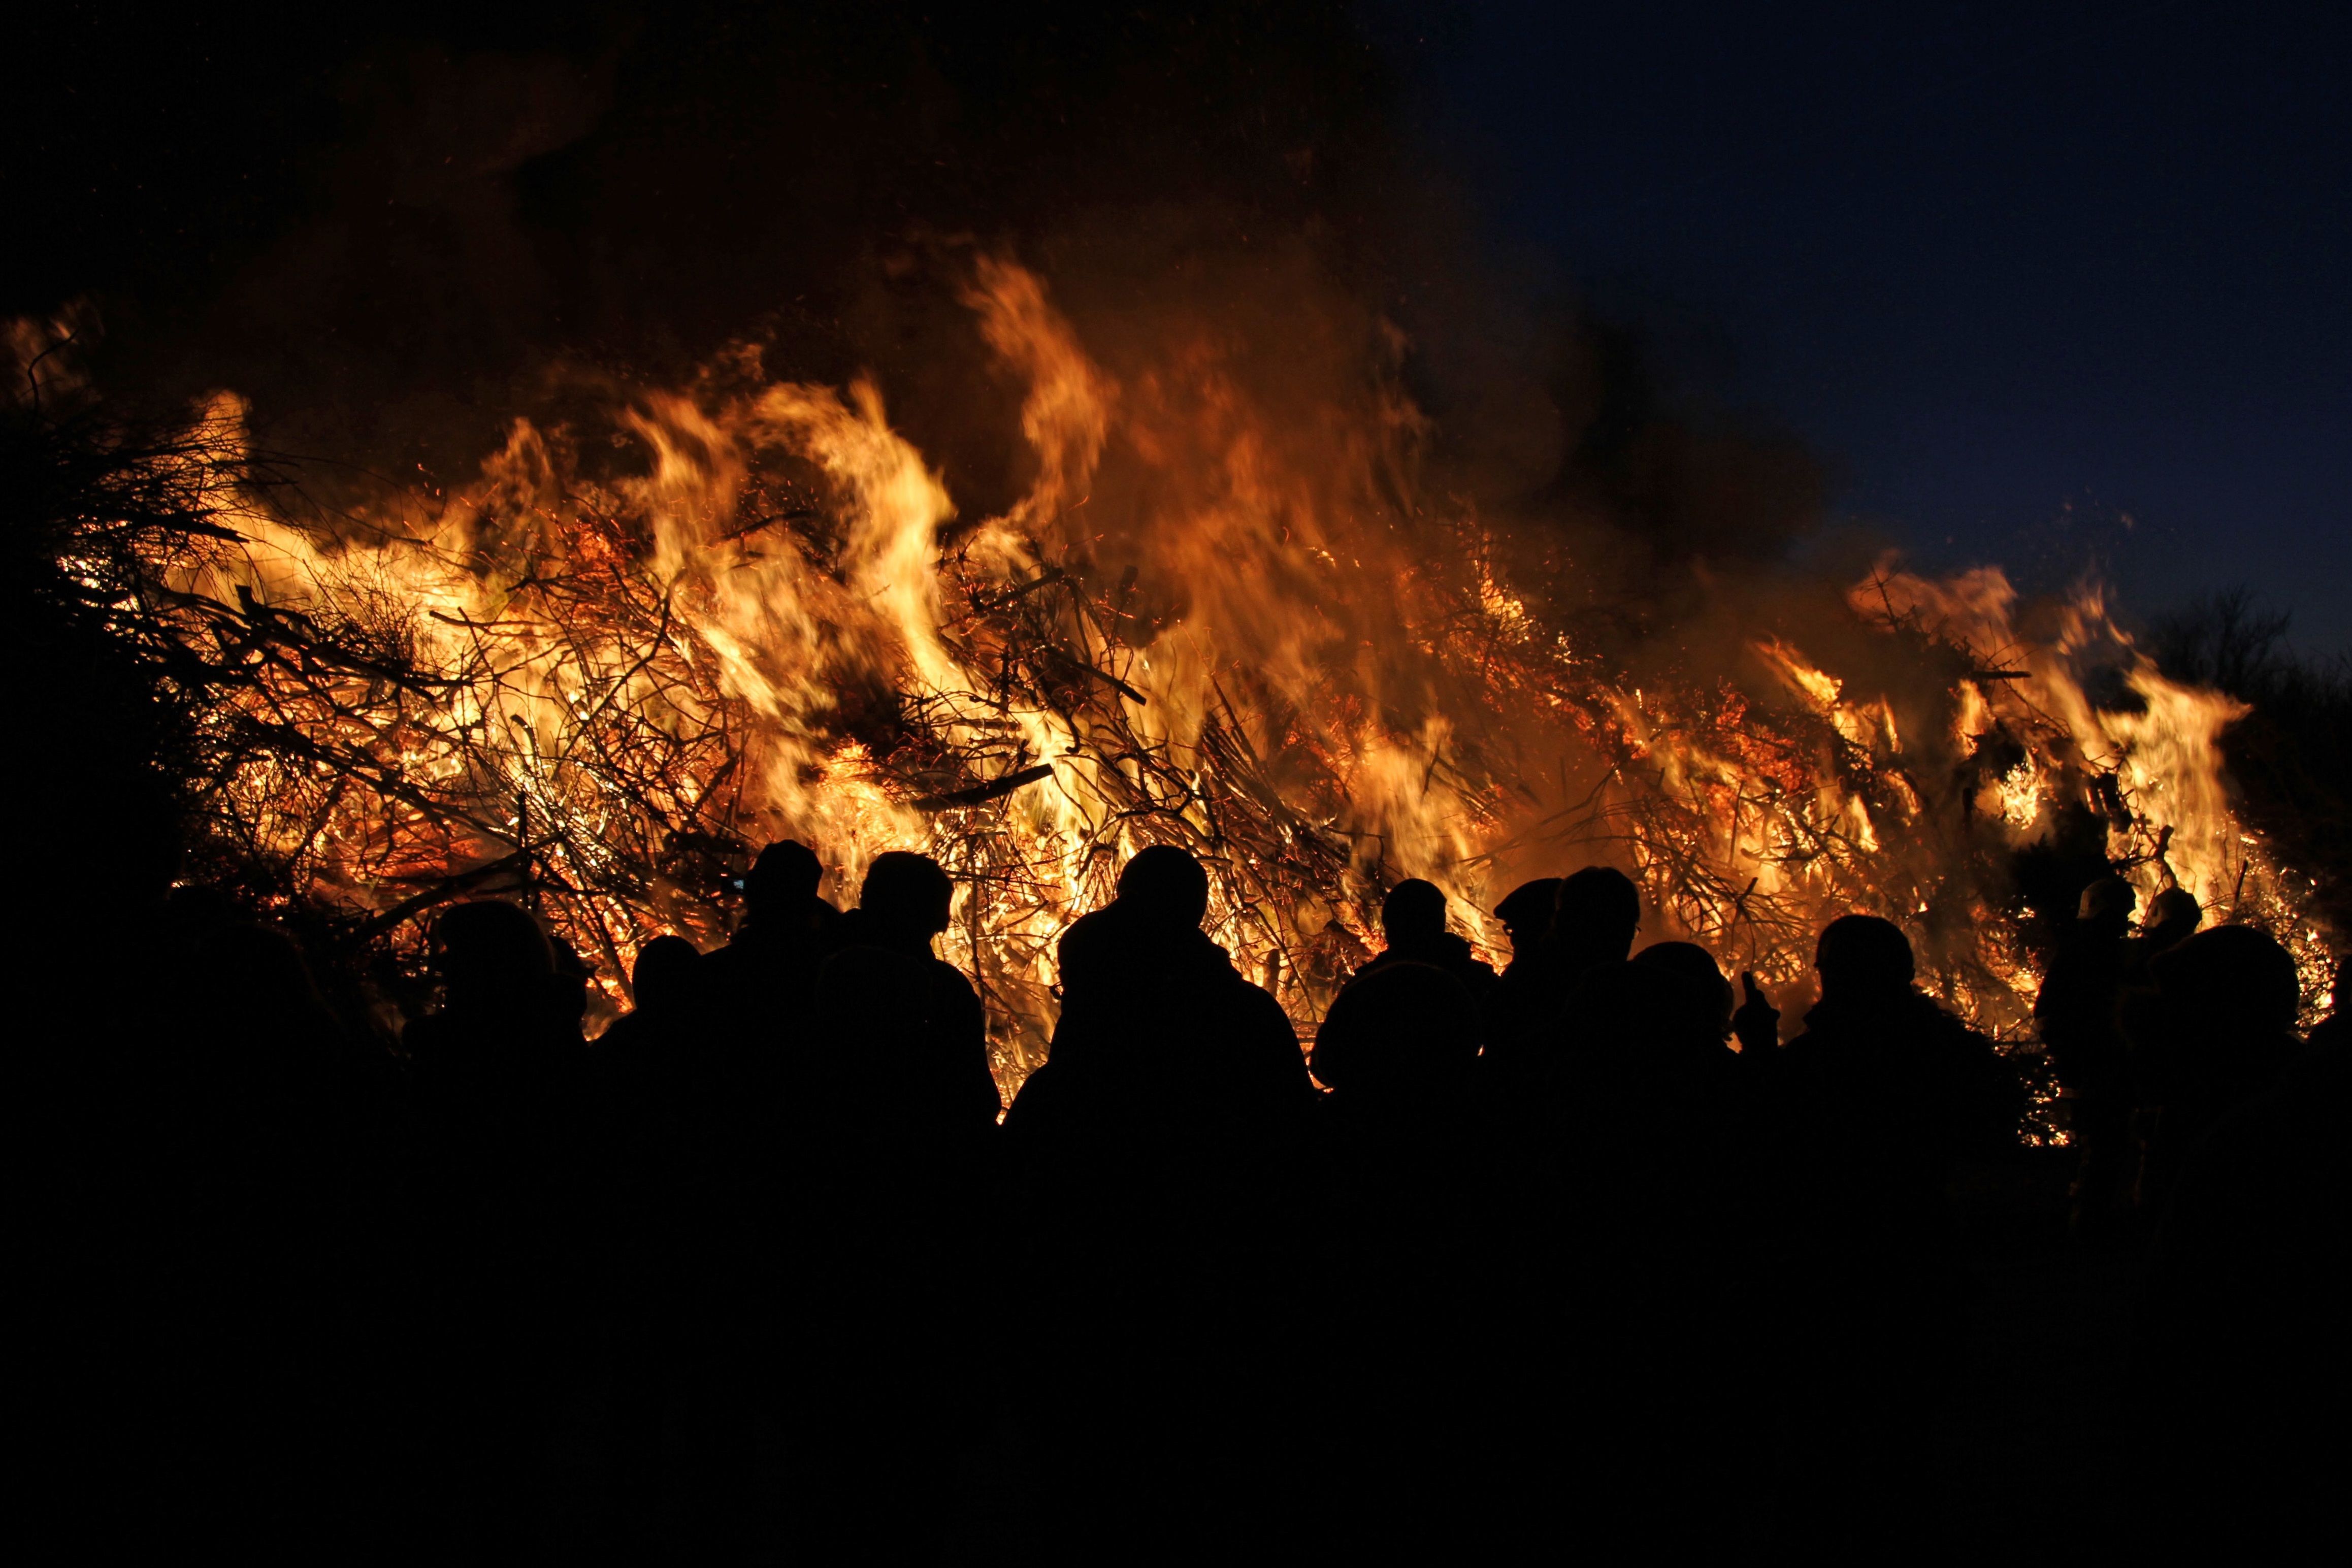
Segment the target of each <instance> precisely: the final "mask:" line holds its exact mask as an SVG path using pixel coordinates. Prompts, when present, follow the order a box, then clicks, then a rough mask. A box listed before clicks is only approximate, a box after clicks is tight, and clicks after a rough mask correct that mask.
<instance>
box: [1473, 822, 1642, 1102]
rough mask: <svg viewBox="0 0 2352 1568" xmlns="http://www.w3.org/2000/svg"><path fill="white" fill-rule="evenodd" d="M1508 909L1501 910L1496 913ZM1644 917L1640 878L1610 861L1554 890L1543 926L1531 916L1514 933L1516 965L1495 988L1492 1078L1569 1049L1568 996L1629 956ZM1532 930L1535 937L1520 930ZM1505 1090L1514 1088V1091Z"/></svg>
mask: <svg viewBox="0 0 2352 1568" xmlns="http://www.w3.org/2000/svg"><path fill="white" fill-rule="evenodd" d="M1536 886H1537V884H1534V883H1529V884H1528V886H1527V887H1526V888H1521V889H1517V890H1515V891H1514V892H1513V893H1512V894H1511V897H1510V898H1509V899H1507V900H1505V902H1506V903H1507V904H1508V903H1514V902H1517V900H1520V898H1521V896H1522V895H1523V894H1528V895H1532V890H1533V889H1534V888H1535V887H1536ZM1502 912H1503V911H1502V910H1500V909H1499V908H1498V909H1497V910H1496V913H1497V914H1501V913H1502ZM1641 921H1642V896H1641V893H1640V891H1639V890H1638V889H1635V888H1634V886H1633V879H1631V878H1629V877H1627V876H1626V875H1625V874H1624V873H1623V872H1622V871H1619V870H1615V869H1613V868H1610V867H1607V866H1587V867H1585V868H1583V869H1582V870H1580V871H1578V872H1576V873H1575V874H1574V875H1573V876H1570V877H1565V878H1562V879H1560V880H1559V882H1558V883H1557V884H1556V885H1554V887H1553V889H1552V906H1551V910H1550V912H1549V918H1548V919H1545V920H1544V921H1542V923H1541V925H1540V926H1539V927H1538V926H1537V924H1536V921H1535V920H1534V919H1533V918H1532V917H1531V915H1530V917H1528V918H1522V919H1521V920H1520V921H1518V922H1517V924H1514V923H1513V922H1512V921H1510V920H1509V919H1506V921H1505V929H1506V930H1507V931H1511V932H1512V937H1511V963H1510V965H1509V967H1508V968H1507V969H1505V970H1504V972H1503V978H1502V984H1500V985H1499V986H1498V987H1497V988H1496V1000H1495V1005H1494V1010H1493V1012H1494V1026H1493V1027H1492V1028H1491V1029H1490V1030H1489V1031H1488V1035H1489V1038H1488V1042H1487V1044H1488V1048H1489V1054H1490V1055H1492V1056H1493V1057H1494V1058H1496V1059H1495V1061H1494V1063H1493V1064H1492V1066H1491V1068H1490V1073H1489V1076H1490V1077H1494V1078H1496V1079H1497V1080H1498V1083H1506V1084H1507V1083H1509V1082H1511V1081H1514V1080H1516V1079H1519V1078H1521V1077H1522V1076H1524V1075H1527V1074H1529V1073H1535V1072H1540V1071H1541V1070H1542V1069H1541V1068H1540V1067H1539V1065H1538V1063H1539V1062H1540V1060H1541V1058H1545V1057H1548V1056H1549V1055H1551V1054H1553V1053H1555V1052H1557V1051H1559V1050H1560V1049H1562V1048H1563V1047H1565V1045H1566V1043H1567V1040H1568V1036H1569V1032H1570V1029H1571V1027H1572V1026H1573V1024H1574V1022H1575V1020H1574V1019H1572V1018H1570V1016H1568V1011H1569V998H1570V994H1571V993H1572V992H1573V991H1574V990H1575V988H1576V986H1577V984H1578V983H1579V981H1580V980H1581V979H1583V977H1584V976H1586V975H1587V974H1590V973H1592V972H1594V971H1595V970H1598V969H1601V968H1604V967H1606V966H1608V965H1611V964H1619V963H1624V962H1625V960H1626V957H1627V955H1628V954H1630V953H1631V952H1633V933H1634V931H1635V930H1636V929H1637V928H1638V927H1639V926H1640V924H1641ZM1530 928H1534V929H1533V930H1532V932H1531V934H1532V935H1533V937H1534V940H1533V941H1532V942H1522V941H1521V939H1520V935H1519V932H1520V931H1528V930H1530ZM1498 1092H1504V1093H1508V1092H1509V1090H1507V1089H1499V1090H1498Z"/></svg>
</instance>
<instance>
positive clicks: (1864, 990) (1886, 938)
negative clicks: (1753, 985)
mask: <svg viewBox="0 0 2352 1568" xmlns="http://www.w3.org/2000/svg"><path fill="white" fill-rule="evenodd" d="M1814 967H1815V969H1816V970H1817V971H1818V973H1819V975H1820V982H1821V1000H1820V1001H1819V1002H1817V1003H1816V1004H1815V1005H1813V1007H1812V1009H1811V1011H1810V1012H1809V1013H1807V1015H1806V1016H1805V1027H1804V1032H1803V1033H1802V1034H1801V1035H1799V1036H1798V1037H1796V1038H1795V1039H1793V1040H1791V1041H1790V1042H1789V1044H1788V1045H1787V1046H1786V1047H1784V1048H1783V1049H1782V1051H1781V1053H1780V1059H1781V1064H1782V1067H1783V1069H1784V1071H1785V1073H1786V1075H1787V1076H1788V1077H1789V1078H1790V1079H1791V1080H1792V1081H1793V1083H1794V1085H1795V1086H1796V1089H1797V1092H1798V1095H1799V1097H1800V1104H1801V1109H1802V1110H1803V1112H1804V1114H1805V1120H1804V1121H1802V1122H1801V1124H1800V1126H1799V1129H1798V1131H1797V1136H1798V1138H1799V1139H1800V1142H1798V1143H1796V1144H1794V1145H1790V1146H1786V1147H1787V1153H1788V1155H1789V1156H1790V1157H1791V1158H1793V1159H1795V1160H1797V1161H1799V1162H1801V1165H1802V1167H1803V1168H1802V1169H1801V1170H1800V1171H1799V1172H1798V1173H1796V1179H1797V1180H1798V1181H1799V1182H1800V1183H1801V1186H1800V1188H1799V1190H1798V1191H1797V1192H1796V1193H1795V1194H1794V1196H1793V1198H1792V1204H1793V1205H1794V1217H1797V1218H1800V1219H1801V1220H1802V1221H1803V1222H1804V1226H1805V1228H1804V1229H1803V1230H1802V1231H1801V1232H1798V1233H1796V1234H1795V1235H1794V1236H1793V1237H1792V1240H1793V1241H1794V1242H1795V1244H1796V1246H1797V1255H1796V1267H1797V1268H1798V1269H1799V1270H1800V1273H1801V1278H1802V1279H1804V1280H1805V1282H1806V1285H1807V1288H1808V1289H1807V1293H1806V1295H1805V1297H1804V1299H1803V1300H1802V1301H1801V1303H1799V1304H1798V1306H1797V1311H1798V1313H1799V1314H1800V1317H1799V1321H1798V1323H1797V1325H1796V1329H1795V1331H1794V1333H1793V1336H1792V1338H1793V1344H1792V1349H1794V1350H1795V1351H1796V1352H1797V1353H1798V1355H1799V1356H1800V1358H1810V1359H1809V1360H1807V1359H1801V1360H1800V1361H1799V1363H1798V1364H1800V1365H1809V1366H1811V1367H1813V1368H1816V1369H1818V1370H1816V1371H1814V1372H1812V1373H1811V1374H1810V1375H1809V1377H1808V1379H1807V1381H1806V1383H1805V1384H1802V1385H1801V1392H1802V1394H1803V1398H1802V1399H1801V1401H1800V1402H1799V1404H1798V1406H1797V1410H1796V1414H1795V1419H1796V1423H1797V1428H1798V1430H1797V1436H1796V1437H1795V1438H1794V1443H1795V1447H1794V1448H1793V1450H1792V1452H1794V1453H1796V1454H1799V1455H1801V1459H1800V1460H1799V1466H1798V1468H1797V1470H1796V1472H1795V1473H1794V1474H1793V1475H1791V1476H1790V1477H1789V1478H1787V1479H1788V1480H1789V1481H1790V1484H1791V1485H1792V1487H1793V1489H1794V1492H1795V1496H1796V1499H1797V1506H1796V1514H1797V1517H1799V1518H1800V1519H1808V1520H1809V1523H1808V1527H1807V1532H1808V1534H1809V1535H1811V1534H1815V1533H1817V1534H1818V1535H1819V1537H1820V1539H1818V1540H1815V1541H1813V1542H1811V1543H1812V1544H1814V1545H1818V1546H1821V1547H1822V1548H1824V1549H1834V1550H1847V1549H1851V1548H1854V1547H1860V1546H1863V1545H1864V1544H1865V1543H1867V1544H1869V1545H1870V1547H1871V1548H1872V1549H1873V1550H1877V1551H1885V1552H1888V1553H1889V1554H1890V1555H1895V1556H1900V1555H1906V1554H1911V1553H1913V1552H1916V1551H1918V1550H1922V1549H1924V1548H1925V1547H1926V1546H1927V1543H1928V1542H1931V1541H1932V1540H1933V1539H1934V1531H1935V1526H1934V1523H1933V1521H1932V1520H1931V1519H1930V1517H1929V1510H1930V1497H1931V1493H1930V1489H1929V1478H1930V1476H1931V1474H1932V1468H1931V1466H1930V1464H1929V1461H1928V1458H1927V1452H1926V1448H1925V1445H1926V1444H1927V1435H1928V1432H1929V1430H1930V1425H1929V1424H1930V1422H1931V1420H1932V1418H1933V1416H1934V1414H1935V1412H1936V1410H1937V1408H1938V1406H1939V1405H1940V1404H1941V1403H1942V1401H1943V1400H1944V1399H1946V1398H1947V1397H1948V1394H1949V1393H1950V1388H1951V1382H1952V1379H1953V1378H1954V1377H1955V1376H1956V1375H1957V1374H1958V1372H1959V1371H1960V1369H1961V1368H1962V1367H1963V1366H1964V1365H1965V1362H1966V1351H1965V1346H1966V1343H1967V1340H1966V1336H1965V1319H1964V1315H1963V1309H1964V1303H1965V1300H1966V1283H1967V1281H1966V1276H1965V1274H1964V1272H1963V1270H1962V1268H1961V1267H1960V1261H1959V1258H1958V1242H1957V1237H1956V1234H1955V1231H1954V1227H1953V1223H1952V1217H1951V1212H1950V1206H1949V1199H1948V1195H1947V1189H1946V1184H1947V1182H1948V1179H1949V1178H1950V1176H1951V1174H1952V1172H1953V1170H1954V1168H1955V1167H1956V1165H1957V1164H1958V1163H1959V1162H1961V1161H1963V1160H1968V1159H1970V1158H1983V1157H1990V1156H1994V1155H1997V1154H1999V1153H2000V1152H2003V1151H2006V1150H2008V1149H2011V1148H2013V1147H2014V1145H2015V1142H2016V1137H2017V1127H2018V1122H2019V1118H2020V1116H2021V1112H2022V1110H2023V1095H2022V1092H2021V1087H2020V1085H2019V1083H2018V1081H2017V1079H2016V1077H2015V1075H2014V1074H2013V1073H2012V1072H2011V1070H2010V1068H2009V1066H2008V1064H2007V1063H2005V1062H2003V1061H2002V1060H2001V1059H2000V1056H1999V1055H1998V1054H1997V1053H1995V1051H1994V1050H1993V1048H1992V1047H1991V1046H1990V1044H1989V1043H1988V1042H1987V1041H1986V1040H1985V1039H1983V1038H1982V1037H1980V1036H1978V1035H1977V1034H1975V1033H1973V1032H1972V1031H1970V1030H1969V1028H1968V1027H1967V1026H1965V1025H1963V1024H1962V1023H1961V1022H1960V1021H1959V1020H1958V1019H1957V1018H1955V1017H1953V1016H1951V1015H1950V1014H1948V1013H1947V1012H1945V1011H1944V1010H1943V1009H1942V1008H1941V1007H1938V1006H1937V1005H1936V1004H1935V1003H1933V1002H1932V1001H1930V1000H1928V999H1927V997H1925V996H1923V995H1921V994H1919V993H1918V992H1917V991H1916V989H1914V987H1913V985H1912V983H1911V982H1912V975H1913V960H1912V954H1911V944H1910V942H1909V941H1908V940H1907V939H1906V937H1905V936H1904V934H1903V932H1902V931H1901V930H1900V929H1899V928H1897V927H1896V926H1895V925H1894V924H1892V923H1891V922H1889V921H1884V920H1880V919H1878V918H1876V917H1874V916H1870V915H1847V916H1845V917H1843V918H1842V919H1839V920H1835V921H1831V922H1830V924H1829V925H1828V926H1827V927H1826V928H1825V929H1824V930H1823V931H1822V936H1821V941H1820V943H1819V945H1818V946H1817V948H1816V950H1815V954H1814Z"/></svg>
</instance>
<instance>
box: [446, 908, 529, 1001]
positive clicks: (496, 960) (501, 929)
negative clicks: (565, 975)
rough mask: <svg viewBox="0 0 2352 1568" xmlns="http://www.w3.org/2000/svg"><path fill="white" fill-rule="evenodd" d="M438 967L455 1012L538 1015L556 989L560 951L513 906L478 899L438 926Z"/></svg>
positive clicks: (450, 912) (451, 911) (448, 914)
mask: <svg viewBox="0 0 2352 1568" xmlns="http://www.w3.org/2000/svg"><path fill="white" fill-rule="evenodd" d="M433 948H434V965H435V967H436V968H437V969H438V970H439V971H440V972H441V983H442V986H443V994H444V995H445V996H446V999H447V1003H448V1008H449V1011H450V1012H452V1013H473V1012H485V1011H486V1012H516V1011H525V1010H535V1009H537V1008H539V1007H541V1006H542V1005H545V1004H546V1002H547V999H548V997H549V996H550V994H551V991H552V989H553V987H554V984H555V949H554V947H553V945H552V944H551V943H550V942H548V940H547V933H546V931H542V930H541V928H540V924H539V922H538V921H535V920H533V919H532V918H531V917H530V915H529V914H528V913H526V912H525V911H523V910H520V909H518V908H517V907H516V906H514V905H513V904H509V903H507V902H506V901H504V900H499V899H479V900H475V901H474V902H472V903H466V904H458V905H457V906H455V907H454V908H452V909H449V910H445V911H444V912H443V913H442V916H441V918H440V919H439V920H437V921H435V922H434V925H433Z"/></svg>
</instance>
